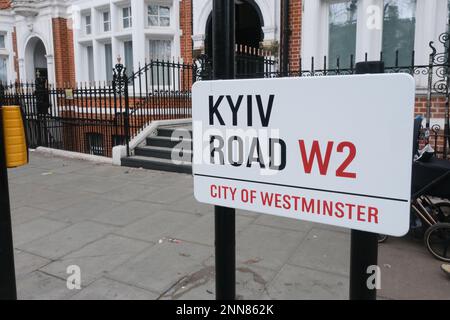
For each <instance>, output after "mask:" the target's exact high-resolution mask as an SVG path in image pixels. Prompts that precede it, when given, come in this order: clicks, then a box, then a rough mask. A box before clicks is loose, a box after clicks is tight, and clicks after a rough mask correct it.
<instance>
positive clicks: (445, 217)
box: [379, 117, 450, 262]
mask: <svg viewBox="0 0 450 320" xmlns="http://www.w3.org/2000/svg"><path fill="white" fill-rule="evenodd" d="M421 123H422V118H421V117H417V118H416V119H415V122H414V132H415V136H414V149H413V150H414V152H413V157H416V155H417V154H418V149H419V139H420V132H421V130H420V129H421ZM445 200H448V201H445ZM411 232H415V233H416V234H417V233H419V234H420V235H421V236H422V235H423V236H424V241H425V246H426V247H427V249H428V251H429V252H430V253H431V254H432V255H433V256H434V257H436V258H437V259H440V260H442V261H446V262H450V161H448V160H442V159H438V158H436V157H434V156H433V155H428V157H427V156H425V157H424V156H422V159H418V160H415V161H414V162H413V168H412V188H411ZM379 239H381V240H385V238H383V237H382V236H380V238H379Z"/></svg>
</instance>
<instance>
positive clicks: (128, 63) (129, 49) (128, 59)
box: [124, 41, 134, 77]
mask: <svg viewBox="0 0 450 320" xmlns="http://www.w3.org/2000/svg"><path fill="white" fill-rule="evenodd" d="M124 55H125V67H126V68H127V75H128V76H129V77H130V76H131V75H132V74H133V69H134V67H133V64H134V63H133V41H126V42H125V43H124Z"/></svg>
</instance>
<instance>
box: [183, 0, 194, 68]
mask: <svg viewBox="0 0 450 320" xmlns="http://www.w3.org/2000/svg"><path fill="white" fill-rule="evenodd" d="M180 29H181V30H182V32H183V34H182V36H181V38H180V49H181V57H182V58H183V61H184V63H191V62H192V47H193V45H192V0H181V1H180Z"/></svg>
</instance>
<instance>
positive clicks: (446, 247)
mask: <svg viewBox="0 0 450 320" xmlns="http://www.w3.org/2000/svg"><path fill="white" fill-rule="evenodd" d="M425 245H426V247H427V249H428V251H430V253H431V254H432V255H433V256H435V257H436V258H438V259H439V260H442V261H445V262H450V223H437V224H435V225H433V226H431V227H430V228H429V229H428V230H427V231H426V232H425Z"/></svg>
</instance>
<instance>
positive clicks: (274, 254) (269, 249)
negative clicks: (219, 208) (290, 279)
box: [236, 224, 306, 271]
mask: <svg viewBox="0 0 450 320" xmlns="http://www.w3.org/2000/svg"><path fill="white" fill-rule="evenodd" d="M305 236H306V233H304V232H294V231H289V230H284V229H277V228H272V227H266V226H259V225H253V224H252V225H250V226H248V227H247V228H246V229H245V230H243V231H242V233H241V234H240V236H239V237H238V238H237V240H236V245H237V256H236V259H237V260H238V261H240V262H242V263H246V262H247V261H255V263H254V264H255V266H259V267H264V268H267V269H272V270H275V271H278V270H279V269H281V267H282V266H283V265H284V264H285V263H286V262H287V260H288V259H289V257H290V256H291V254H292V253H293V251H294V250H295V248H297V246H298V245H299V244H300V241H301V240H302V239H303V238H304V237H305Z"/></svg>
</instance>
